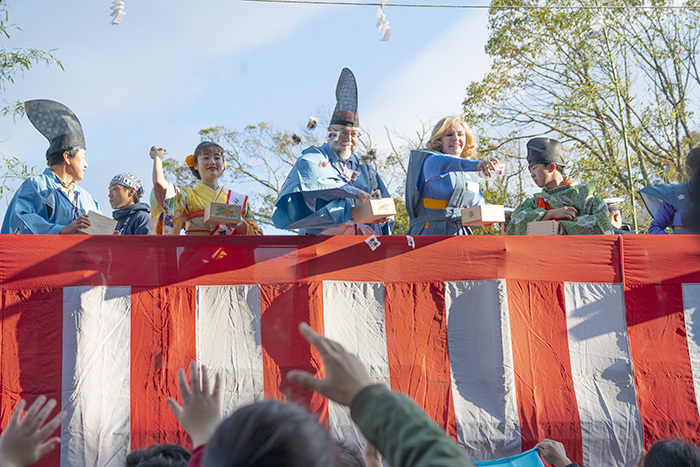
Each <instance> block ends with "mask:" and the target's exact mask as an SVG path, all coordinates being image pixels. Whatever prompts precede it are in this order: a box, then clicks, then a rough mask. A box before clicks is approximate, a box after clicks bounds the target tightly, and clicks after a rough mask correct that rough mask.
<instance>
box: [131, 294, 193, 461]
mask: <svg viewBox="0 0 700 467" xmlns="http://www.w3.org/2000/svg"><path fill="white" fill-rule="evenodd" d="M195 320H196V290H195V288H194V287H163V288H157V289H152V288H138V287H134V288H132V290H131V449H140V448H144V447H147V446H150V445H151V444H156V443H174V444H179V445H183V446H187V447H189V448H191V447H192V444H191V441H190V439H189V436H187V435H186V434H185V432H184V431H183V430H182V429H181V428H180V426H179V423H178V421H177V419H176V418H175V416H173V414H172V412H170V408H169V407H168V404H167V402H166V398H168V397H173V398H175V399H176V400H178V401H179V402H180V403H182V400H181V399H180V394H179V389H178V385H177V370H178V369H179V368H189V363H190V361H192V360H194V359H195V357H196V345H195V325H196V322H195ZM188 374H189V372H188Z"/></svg>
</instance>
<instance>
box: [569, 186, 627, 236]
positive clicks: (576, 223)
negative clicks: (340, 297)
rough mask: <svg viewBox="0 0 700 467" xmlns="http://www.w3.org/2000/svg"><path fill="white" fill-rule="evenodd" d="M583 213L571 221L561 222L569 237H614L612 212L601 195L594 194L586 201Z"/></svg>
mask: <svg viewBox="0 0 700 467" xmlns="http://www.w3.org/2000/svg"><path fill="white" fill-rule="evenodd" d="M582 211H583V213H582V214H580V215H578V216H576V217H575V218H574V220H571V221H561V225H562V227H563V228H564V231H565V232H566V234H567V235H600V234H604V235H612V234H613V233H614V232H613V227H612V223H611V222H610V211H608V205H607V204H606V203H605V201H604V200H603V198H601V197H600V195H597V194H593V195H592V196H590V197H588V198H587V199H586V202H585V205H584V207H583V210H582Z"/></svg>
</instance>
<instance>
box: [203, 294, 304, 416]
mask: <svg viewBox="0 0 700 467" xmlns="http://www.w3.org/2000/svg"><path fill="white" fill-rule="evenodd" d="M290 332H291V331H290ZM196 336H197V337H196V339H197V343H196V346H197V347H196V349H197V360H198V361H199V362H200V363H202V364H204V365H206V367H207V369H209V370H211V372H212V374H214V372H217V373H219V375H220V377H221V384H222V402H223V409H224V414H226V415H230V414H231V413H233V411H234V410H235V409H237V408H238V407H241V406H243V405H246V404H250V403H252V402H258V401H262V400H263V399H264V383H263V358H262V339H261V333H260V287H259V286H258V285H230V286H199V287H197V333H196ZM212 383H213V381H212Z"/></svg>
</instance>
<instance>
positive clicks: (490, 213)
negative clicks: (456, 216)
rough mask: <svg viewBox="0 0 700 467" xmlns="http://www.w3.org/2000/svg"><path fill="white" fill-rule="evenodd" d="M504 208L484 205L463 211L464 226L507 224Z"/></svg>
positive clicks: (496, 205)
mask: <svg viewBox="0 0 700 467" xmlns="http://www.w3.org/2000/svg"><path fill="white" fill-rule="evenodd" d="M505 221H506V215H505V211H504V210H503V206H501V205H498V204H483V205H481V206H472V207H470V208H464V209H462V225H489V224H497V223H499V222H505Z"/></svg>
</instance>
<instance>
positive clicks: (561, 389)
mask: <svg viewBox="0 0 700 467" xmlns="http://www.w3.org/2000/svg"><path fill="white" fill-rule="evenodd" d="M507 285H508V311H509V314H510V327H511V336H512V344H513V365H514V367H515V390H516V398H517V401H518V412H519V415H520V430H521V435H522V446H523V450H526V449H530V448H532V447H534V445H535V444H537V443H538V442H539V441H541V440H543V439H544V438H551V439H556V440H558V441H561V442H562V443H564V446H565V447H566V452H567V454H568V456H569V458H571V459H572V460H573V461H575V462H578V463H579V464H581V465H583V447H582V440H581V420H580V418H579V414H578V404H577V402H576V393H575V392H574V382H573V379H572V376H571V360H570V359H569V343H568V337H567V331H566V307H565V302H564V287H563V284H562V283H557V282H530V281H519V280H508V281H507Z"/></svg>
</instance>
